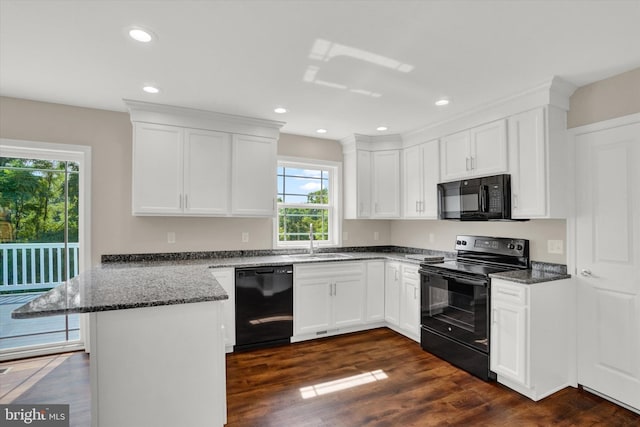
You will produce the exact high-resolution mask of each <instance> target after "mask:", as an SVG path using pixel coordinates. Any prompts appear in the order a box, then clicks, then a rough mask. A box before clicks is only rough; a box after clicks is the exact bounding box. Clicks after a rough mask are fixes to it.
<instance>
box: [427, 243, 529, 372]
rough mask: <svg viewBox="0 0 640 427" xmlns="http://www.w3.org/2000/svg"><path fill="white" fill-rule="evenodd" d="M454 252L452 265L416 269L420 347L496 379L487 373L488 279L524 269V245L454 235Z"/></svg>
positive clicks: (526, 259) (526, 260)
mask: <svg viewBox="0 0 640 427" xmlns="http://www.w3.org/2000/svg"><path fill="white" fill-rule="evenodd" d="M455 247H456V251H457V256H456V259H455V260H451V261H445V262H440V263H436V264H431V263H422V264H420V276H421V278H420V295H421V298H420V300H421V304H420V323H421V324H420V331H421V337H420V338H421V339H420V344H421V346H422V348H423V349H424V350H426V351H428V352H430V353H433V354H435V355H436V356H439V357H440V358H442V359H444V360H447V361H449V362H450V363H452V364H454V365H456V366H458V367H460V368H462V369H465V370H466V371H468V372H470V373H472V374H474V375H476V376H478V377H480V378H483V379H487V380H488V379H495V375H494V374H493V373H492V372H491V371H490V369H489V349H490V327H489V325H490V323H489V322H490V317H491V316H490V313H491V286H490V284H491V279H490V277H489V275H490V274H493V273H498V272H503V271H509V270H515V269H527V268H529V267H530V259H529V241H528V240H526V239H512V238H503V237H485V236H457V238H456V246H455Z"/></svg>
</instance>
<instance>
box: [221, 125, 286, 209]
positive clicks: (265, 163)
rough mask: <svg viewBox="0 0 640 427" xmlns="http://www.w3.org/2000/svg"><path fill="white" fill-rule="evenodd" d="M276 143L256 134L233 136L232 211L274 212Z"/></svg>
mask: <svg viewBox="0 0 640 427" xmlns="http://www.w3.org/2000/svg"><path fill="white" fill-rule="evenodd" d="M277 150H278V147H277V143H276V141H275V140H274V139H270V138H261V137H257V136H246V135H234V136H233V155H232V157H233V166H232V168H231V170H232V174H233V182H232V185H231V188H232V191H233V198H232V204H233V209H232V213H233V214H234V215H238V216H274V215H275V212H276V199H275V197H276V193H277V187H276V185H277V180H276V175H277V167H278V165H277Z"/></svg>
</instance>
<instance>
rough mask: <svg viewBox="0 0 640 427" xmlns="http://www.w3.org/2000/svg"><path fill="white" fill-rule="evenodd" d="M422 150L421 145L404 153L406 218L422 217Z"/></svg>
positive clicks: (405, 150) (403, 170)
mask: <svg viewBox="0 0 640 427" xmlns="http://www.w3.org/2000/svg"><path fill="white" fill-rule="evenodd" d="M421 155H422V148H421V146H419V145H416V146H413V147H408V148H405V149H404V150H403V151H402V172H403V189H404V202H403V203H404V210H403V211H404V217H405V218H417V217H420V204H421V203H422V156H421Z"/></svg>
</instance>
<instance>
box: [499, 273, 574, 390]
mask: <svg viewBox="0 0 640 427" xmlns="http://www.w3.org/2000/svg"><path fill="white" fill-rule="evenodd" d="M573 294H574V287H573V282H572V280H571V279H567V280H557V281H551V282H543V283H534V284H520V283H515V282H508V281H505V280H500V279H492V281H491V350H490V359H491V362H490V363H491V370H492V371H493V372H495V373H496V374H497V376H498V382H499V383H501V384H504V385H506V386H507V387H509V388H511V389H514V390H515V391H517V392H519V393H521V394H523V395H525V396H527V397H529V398H530V399H532V400H536V401H537V400H540V399H542V398H544V397H546V396H549V395H551V394H553V393H555V392H556V391H558V390H561V389H563V388H565V387H567V386H570V385H574V384H572V383H573V382H574V381H573V380H572V377H573V376H574V375H573V374H572V372H573V371H572V370H573V369H574V368H573V367H572V365H573V364H572V363H571V360H575V343H574V342H573V340H572V337H574V336H575V333H574V332H575V324H574V322H573V319H574V313H575V302H574V300H575V298H574V297H573Z"/></svg>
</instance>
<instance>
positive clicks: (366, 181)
mask: <svg viewBox="0 0 640 427" xmlns="http://www.w3.org/2000/svg"><path fill="white" fill-rule="evenodd" d="M341 143H342V146H343V154H344V171H343V181H344V217H345V219H361V218H376V219H378V218H380V219H382V218H400V206H401V205H400V195H401V188H400V146H401V141H400V138H399V136H398V135H389V136H385V137H375V138H374V137H369V136H365V135H355V136H354V137H353V138H348V139H346V140H343V141H341Z"/></svg>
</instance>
